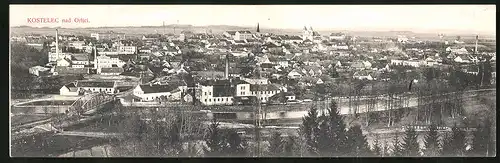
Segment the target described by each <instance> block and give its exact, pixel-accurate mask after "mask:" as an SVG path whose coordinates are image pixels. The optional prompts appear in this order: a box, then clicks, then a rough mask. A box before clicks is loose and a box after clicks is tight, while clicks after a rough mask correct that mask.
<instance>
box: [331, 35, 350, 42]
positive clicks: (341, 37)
mask: <svg viewBox="0 0 500 163" xmlns="http://www.w3.org/2000/svg"><path fill="white" fill-rule="evenodd" d="M329 38H330V40H339V41H343V40H345V38H346V36H345V34H344V33H332V34H330V37H329Z"/></svg>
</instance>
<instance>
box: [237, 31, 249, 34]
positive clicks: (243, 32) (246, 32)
mask: <svg viewBox="0 0 500 163" xmlns="http://www.w3.org/2000/svg"><path fill="white" fill-rule="evenodd" d="M238 32H239V33H242V34H251V33H252V32H250V31H238Z"/></svg>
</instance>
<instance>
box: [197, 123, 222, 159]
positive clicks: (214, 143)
mask: <svg viewBox="0 0 500 163" xmlns="http://www.w3.org/2000/svg"><path fill="white" fill-rule="evenodd" d="M218 127H219V123H218V122H217V120H216V119H215V118H214V119H213V120H212V123H211V124H210V126H209V127H208V134H207V137H206V138H205V142H206V144H207V147H208V148H203V151H204V153H205V155H206V156H221V155H222V153H223V150H224V148H225V147H226V144H224V143H225V142H224V141H223V139H222V134H221V133H220V130H219V128H218Z"/></svg>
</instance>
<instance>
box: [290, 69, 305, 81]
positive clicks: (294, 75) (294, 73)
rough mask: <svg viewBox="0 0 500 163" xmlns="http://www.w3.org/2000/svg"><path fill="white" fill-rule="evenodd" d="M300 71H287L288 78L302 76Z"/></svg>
mask: <svg viewBox="0 0 500 163" xmlns="http://www.w3.org/2000/svg"><path fill="white" fill-rule="evenodd" d="M302 76H303V75H302V73H301V72H299V71H298V70H297V69H294V70H292V71H290V72H289V73H288V78H290V79H299V78H302Z"/></svg>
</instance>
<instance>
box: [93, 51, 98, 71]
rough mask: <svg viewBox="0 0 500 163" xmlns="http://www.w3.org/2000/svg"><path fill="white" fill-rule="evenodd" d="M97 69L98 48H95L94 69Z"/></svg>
mask: <svg viewBox="0 0 500 163" xmlns="http://www.w3.org/2000/svg"><path fill="white" fill-rule="evenodd" d="M97 68H98V67H97V48H96V47H95V46H94V69H97Z"/></svg>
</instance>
